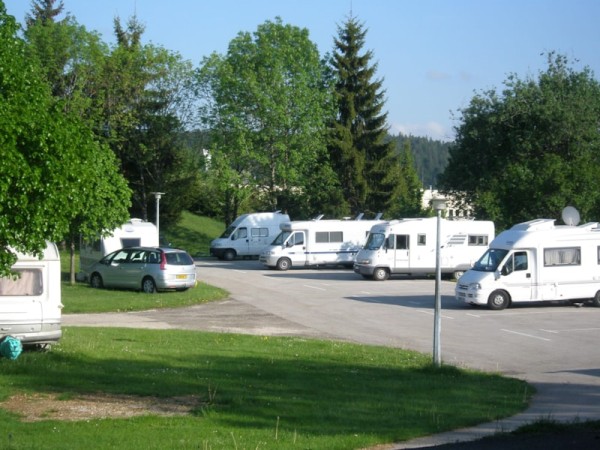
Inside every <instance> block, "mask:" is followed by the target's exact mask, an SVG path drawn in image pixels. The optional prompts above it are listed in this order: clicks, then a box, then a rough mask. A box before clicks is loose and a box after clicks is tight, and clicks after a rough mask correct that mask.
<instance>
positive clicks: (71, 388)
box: [0, 327, 531, 450]
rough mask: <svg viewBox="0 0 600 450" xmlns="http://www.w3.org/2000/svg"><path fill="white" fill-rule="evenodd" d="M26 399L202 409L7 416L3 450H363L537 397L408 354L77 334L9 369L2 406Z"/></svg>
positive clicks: (1, 389) (298, 342) (285, 341)
mask: <svg viewBox="0 0 600 450" xmlns="http://www.w3.org/2000/svg"><path fill="white" fill-rule="evenodd" d="M21 393H56V394H59V396H61V397H64V398H72V397H73V396H76V395H79V394H86V393H94V394H98V393H105V394H115V395H124V394H127V395H136V396H158V397H162V398H169V397H177V396H189V395H193V396H199V397H200V399H201V403H200V405H199V406H198V407H197V408H196V409H195V410H194V411H193V413H192V414H190V415H187V416H183V417H167V418H165V417H158V416H152V415H149V416H144V417H137V418H127V419H110V418H106V419H97V420H84V421H77V422H61V421H57V420H44V421H39V422H32V423H25V422H22V421H20V420H19V417H18V416H16V415H15V414H14V413H8V412H6V411H2V410H0V447H3V448H10V449H25V448H27V449H30V448H61V449H79V448H115V449H144V450H147V449H155V448H156V449H159V448H160V449H164V448H202V449H234V448H239V449H242V448H245V449H256V448H260V449H269V448H285V449H288V448H327V449H351V448H364V447H368V446H373V445H376V444H381V443H389V442H396V441H401V440H407V439H410V438H414V437H417V436H422V435H427V434H432V433H438V432H442V431H446V430H450V429H455V428H460V427H464V426H468V425H473V424H476V423H481V422H486V421H491V420H496V419H498V418H501V417H505V416H508V415H512V414H515V413H516V412H518V411H520V410H522V409H523V408H524V407H525V406H526V405H527V402H528V399H529V397H530V394H531V392H530V388H529V387H528V385H527V384H526V383H524V382H523V381H520V380H515V379H508V378H503V377H501V376H499V375H493V374H492V375H491V374H483V373H478V372H474V371H466V370H459V369H456V368H454V367H443V368H441V369H436V368H433V367H432V366H431V361H430V357H429V356H426V355H421V354H419V353H416V352H411V351H404V350H399V349H392V348H384V347H373V346H362V345H356V344H349V343H340V342H335V341H318V340H305V339H299V338H267V337H257V336H245V335H230V334H213V333H200V332H189V331H173V330H167V331H156V330H153V331H148V330H134V329H126V330H125V329H113V328H100V329H98V328H89V329H88V328H77V327H69V328H66V329H65V330H64V337H63V339H62V340H61V341H60V343H59V344H58V345H56V346H55V347H53V349H52V351H51V352H47V353H35V352H27V353H24V354H23V355H21V357H20V358H19V359H18V360H16V361H9V360H0V400H5V399H7V398H9V397H10V396H12V395H15V394H21ZM1 406H2V405H0V407H1Z"/></svg>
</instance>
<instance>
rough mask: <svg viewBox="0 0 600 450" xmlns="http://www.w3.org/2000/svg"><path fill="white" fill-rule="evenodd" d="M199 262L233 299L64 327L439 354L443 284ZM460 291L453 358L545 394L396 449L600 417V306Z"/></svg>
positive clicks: (447, 323) (448, 346)
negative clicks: (470, 295)
mask: <svg viewBox="0 0 600 450" xmlns="http://www.w3.org/2000/svg"><path fill="white" fill-rule="evenodd" d="M197 265H198V275H199V279H200V280H202V281H204V282H206V283H208V284H212V285H215V286H219V287H222V288H224V289H227V290H228V291H229V292H230V293H231V296H230V298H229V299H227V300H225V301H222V302H215V303H211V304H207V305H198V306H195V307H192V308H185V309H183V310H182V309H174V310H167V311H165V310H157V311H146V312H138V313H123V314H98V315H76V316H73V315H65V316H64V317H63V324H64V325H66V326H68V325H87V326H131V327H148V328H157V329H164V328H182V329H197V330H208V331H216V332H237V333H251V334H260V335H286V336H308V337H318V338H329V339H340V340H347V341H352V342H359V343H364V344H374V345H385V346H393V347H401V348H407V349H413V350H417V351H421V352H425V353H430V354H431V353H432V349H433V319H434V309H433V308H434V289H435V281H434V280H433V279H426V278H419V279H414V278H392V279H390V280H387V281H384V282H375V281H371V280H364V279H363V278H361V277H360V276H358V275H356V274H355V273H354V272H352V271H350V270H347V269H346V270H344V269H292V270H289V271H287V272H279V271H273V270H268V269H266V268H264V267H263V266H262V265H261V264H260V263H259V262H258V261H255V260H241V261H234V262H222V261H217V260H213V259H205V260H201V261H198V262H197ZM453 293H454V282H451V281H442V283H441V295H442V314H441V316H442V319H441V321H442V325H441V339H440V341H441V355H442V360H443V362H444V363H448V364H453V365H457V366H460V367H470V368H475V369H480V370H485V371H492V372H499V373H503V374H505V375H509V376H513V377H517V378H521V379H525V380H527V381H529V382H530V383H532V384H533V385H534V386H535V387H536V389H537V394H536V395H535V397H534V400H533V402H532V404H531V406H530V408H529V409H528V410H527V411H525V412H524V413H522V414H520V415H518V416H516V417H513V418H509V419H505V420H502V421H499V422H495V423H491V424H482V425H481V426H479V427H476V428H471V429H467V430H457V431H455V432H452V433H446V434H443V435H439V436H435V437H429V438H424V439H423V440H417V441H414V442H410V443H404V444H402V445H401V446H399V447H396V448H416V447H420V446H424V445H436V444H441V443H446V442H455V441H461V440H471V439H475V438H477V437H481V436H484V435H487V434H490V433H494V432H498V431H510V430H512V429H515V428H517V427H518V426H520V425H522V424H524V423H529V422H534V421H537V420H540V419H551V420H556V421H567V422H571V421H574V420H588V419H600V346H599V345H598V343H597V336H598V334H599V332H600V325H599V324H600V308H594V307H591V306H582V307H575V306H571V305H565V304H560V303H557V304H542V305H540V304H536V305H529V306H519V307H514V308H509V309H506V310H503V311H490V310H487V309H485V308H473V307H471V306H468V305H464V304H461V303H458V302H457V301H456V300H455V299H454V295H453Z"/></svg>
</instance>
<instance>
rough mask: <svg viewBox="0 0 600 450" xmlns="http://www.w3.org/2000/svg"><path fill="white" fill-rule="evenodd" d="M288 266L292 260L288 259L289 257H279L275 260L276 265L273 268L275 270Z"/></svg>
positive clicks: (290, 265)
mask: <svg viewBox="0 0 600 450" xmlns="http://www.w3.org/2000/svg"><path fill="white" fill-rule="evenodd" d="M290 267H292V261H290V259H289V258H279V259H278V260H277V265H276V266H275V268H276V269H277V270H283V271H285V270H288V269H289V268H290Z"/></svg>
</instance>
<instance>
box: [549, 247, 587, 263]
mask: <svg viewBox="0 0 600 450" xmlns="http://www.w3.org/2000/svg"><path fill="white" fill-rule="evenodd" d="M579 265H581V248H580V247H567V248H545V249H544V266H546V267H551V266H579Z"/></svg>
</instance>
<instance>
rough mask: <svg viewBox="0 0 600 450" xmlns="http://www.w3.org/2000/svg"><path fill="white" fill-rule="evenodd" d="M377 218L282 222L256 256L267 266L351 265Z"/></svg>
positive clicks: (282, 267)
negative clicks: (272, 239) (274, 234)
mask: <svg viewBox="0 0 600 450" xmlns="http://www.w3.org/2000/svg"><path fill="white" fill-rule="evenodd" d="M380 222H382V221H381V220H377V219H375V220H359V219H357V220H319V219H316V220H308V221H297V222H285V223H282V224H281V227H280V228H281V233H280V234H279V236H277V237H276V238H275V240H274V241H273V243H272V244H271V245H270V246H269V247H267V248H266V249H265V251H264V252H263V253H262V254H261V255H260V258H259V259H260V262H262V263H263V264H264V265H265V266H267V267H269V268H276V269H278V270H287V269H289V268H290V267H297V266H301V267H310V266H319V265H343V266H348V267H352V265H353V264H354V258H355V256H356V254H357V253H358V251H359V250H360V248H361V247H362V246H363V245H364V243H365V241H366V240H367V236H368V234H369V230H370V229H371V227H373V225H374V224H376V223H380Z"/></svg>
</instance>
